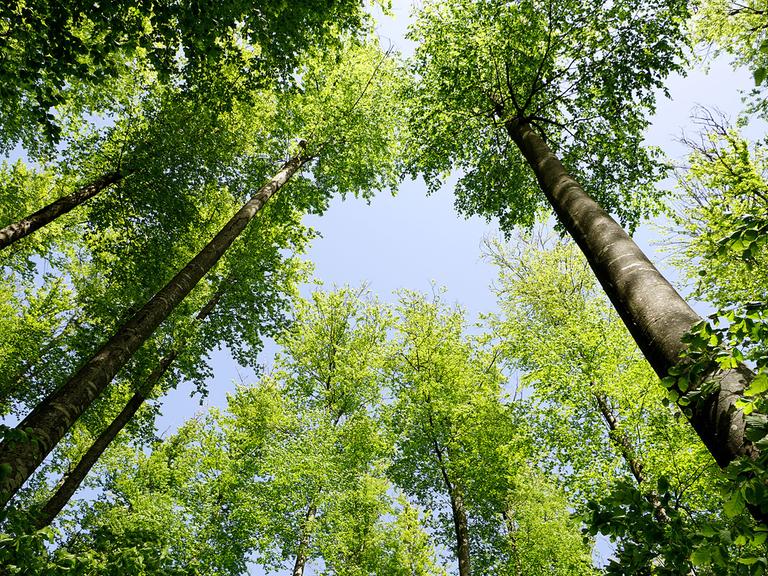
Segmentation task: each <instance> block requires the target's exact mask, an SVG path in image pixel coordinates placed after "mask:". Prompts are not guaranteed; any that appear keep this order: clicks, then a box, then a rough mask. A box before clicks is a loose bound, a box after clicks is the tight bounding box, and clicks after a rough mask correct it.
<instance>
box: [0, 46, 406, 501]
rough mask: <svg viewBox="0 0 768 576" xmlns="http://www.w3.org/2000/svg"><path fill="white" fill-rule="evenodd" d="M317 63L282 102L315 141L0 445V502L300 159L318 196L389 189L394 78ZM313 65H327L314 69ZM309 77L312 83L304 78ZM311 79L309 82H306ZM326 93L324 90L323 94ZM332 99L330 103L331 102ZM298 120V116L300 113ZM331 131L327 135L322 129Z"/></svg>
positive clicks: (369, 59)
mask: <svg viewBox="0 0 768 576" xmlns="http://www.w3.org/2000/svg"><path fill="white" fill-rule="evenodd" d="M335 59H336V55H330V56H328V55H326V56H324V57H318V58H317V60H314V62H316V63H318V65H315V66H312V67H311V68H310V70H311V71H310V70H308V71H307V74H306V75H305V81H306V82H307V87H306V89H305V90H304V91H303V93H301V94H298V95H295V96H296V97H295V98H292V99H290V101H289V102H284V104H285V105H290V106H291V112H292V117H293V119H295V123H292V126H293V128H294V129H295V130H296V131H297V132H299V133H306V134H308V135H309V136H310V137H312V136H313V135H315V134H329V135H330V136H329V137H328V138H325V139H323V138H319V137H318V138H317V139H316V140H315V141H312V142H311V143H310V144H307V142H306V141H304V140H300V141H299V143H298V145H297V146H295V147H294V149H293V151H292V157H291V158H290V159H289V160H288V161H287V162H285V163H284V164H283V166H282V167H281V168H280V170H279V171H278V172H277V173H276V174H275V175H274V177H272V179H271V180H270V181H269V182H268V183H267V184H265V185H264V186H262V187H261V188H260V189H259V190H258V191H257V192H256V193H255V194H254V195H253V196H252V198H251V200H249V201H248V202H247V203H246V204H245V205H244V206H243V207H242V208H241V209H240V210H239V211H238V212H237V213H236V214H235V215H234V216H233V217H232V218H231V219H230V220H229V222H228V223H227V224H226V225H225V226H224V227H223V228H222V229H221V231H220V232H219V233H218V234H217V235H216V236H215V237H214V238H213V240H211V241H210V242H209V243H208V245H207V246H206V247H205V248H203V249H202V250H201V251H200V252H199V253H198V255H197V256H195V258H193V259H192V260H191V261H190V262H189V264H187V265H186V266H185V267H184V268H183V269H182V270H181V271H179V273H178V274H177V275H176V276H175V277H174V278H173V279H172V280H171V281H170V282H168V283H167V284H166V285H165V286H164V287H163V288H162V289H161V290H160V291H159V292H158V293H157V294H155V295H154V296H153V297H152V299H151V300H150V301H149V302H147V303H146V304H145V305H144V306H143V307H142V309H140V310H139V311H138V312H137V313H136V314H135V315H134V316H133V317H132V318H130V319H129V320H128V321H127V322H126V323H125V324H123V326H122V327H120V328H119V329H118V330H117V331H116V332H115V334H114V335H113V336H112V337H111V339H110V340H109V341H108V342H107V343H106V344H105V345H104V346H103V347H102V348H101V349H100V350H99V351H98V352H97V353H96V354H95V355H94V356H93V357H92V358H91V359H90V360H89V361H87V362H86V363H85V364H84V365H83V366H82V367H81V368H80V369H79V370H78V372H77V373H76V374H74V375H73V376H72V378H71V379H70V380H69V381H68V382H67V383H66V384H64V385H63V386H62V387H60V388H59V389H58V390H56V391H55V392H54V393H53V394H52V395H51V396H49V397H48V398H46V399H45V400H44V401H43V402H41V403H40V404H39V405H38V406H37V407H36V408H35V410H33V412H32V413H31V414H30V415H29V416H27V417H26V418H25V419H24V420H23V421H22V422H21V423H20V424H19V425H18V426H17V428H16V430H15V433H12V434H11V435H10V437H9V438H7V439H6V441H5V442H3V444H2V446H0V460H2V462H3V466H2V471H3V475H4V478H3V479H2V488H3V493H4V500H3V501H4V502H7V500H8V499H9V498H10V497H11V496H12V495H13V494H14V493H15V491H16V490H18V488H19V487H20V486H21V484H22V483H23V482H24V481H25V480H26V478H28V477H29V475H30V474H31V473H32V472H33V471H34V469H35V468H36V467H37V466H38V465H39V463H40V462H41V461H42V460H43V458H44V457H45V456H46V455H47V454H48V452H49V451H50V450H51V449H52V448H53V447H54V446H55V444H56V443H57V442H58V441H59V440H60V439H61V437H62V436H63V435H64V433H65V432H66V431H67V430H68V429H69V428H70V427H71V426H72V424H73V423H74V421H75V420H76V419H77V417H78V416H79V415H80V414H82V412H83V411H84V410H85V409H86V408H87V407H88V406H89V405H90V404H91V403H92V402H93V401H94V400H95V399H96V398H97V397H98V396H99V395H100V394H101V393H102V392H103V390H104V389H105V388H106V387H107V386H108V384H109V382H110V381H111V380H112V378H113V377H114V376H115V374H116V373H117V371H118V370H119V369H120V368H121V367H122V366H123V365H124V364H125V363H126V362H127V361H128V360H129V359H130V358H131V356H132V355H133V354H134V353H135V352H136V351H137V350H138V349H139V347H140V346H141V345H142V343H143V342H144V341H145V340H146V339H147V338H148V337H149V336H150V335H151V334H152V332H153V331H154V330H155V329H156V328H157V327H158V326H159V325H160V324H161V323H162V322H163V320H164V319H165V318H166V317H167V316H168V314H169V313H170V312H171V311H172V310H173V309H174V308H175V307H176V306H177V305H178V304H179V303H180V302H181V301H182V300H183V299H184V297H185V296H186V295H187V294H189V292H190V291H191V290H192V289H193V288H194V287H195V286H196V284H197V283H198V282H199V281H200V280H201V279H202V278H203V276H204V275H205V274H206V273H207V272H208V271H209V270H210V269H211V268H212V267H213V266H214V265H215V264H216V263H217V262H218V260H219V259H220V258H221V257H222V256H223V255H224V253H225V252H226V250H227V248H229V246H230V245H231V244H232V243H233V242H234V241H235V239H236V238H237V237H238V236H239V235H240V234H241V233H242V231H243V230H244V229H245V227H246V226H247V225H248V223H249V222H250V221H251V220H252V219H253V217H254V216H255V214H256V213H257V212H258V211H259V210H260V209H261V207H262V206H263V205H264V203H265V202H266V201H267V200H268V199H269V198H270V197H271V196H272V195H273V194H274V193H275V192H277V190H279V189H280V188H281V187H282V186H283V185H284V184H285V183H286V182H287V181H288V180H289V179H290V178H291V177H292V176H293V175H294V174H295V173H296V172H297V171H299V170H300V169H301V168H302V167H303V166H304V165H305V164H306V163H308V162H310V161H312V160H315V159H317V160H318V162H317V165H316V167H315V170H314V179H315V181H316V183H317V189H318V191H319V194H320V195H321V196H323V195H325V197H327V195H329V194H330V193H332V192H333V191H334V190H335V189H340V191H341V193H342V194H344V193H348V192H352V193H360V194H362V195H367V194H370V190H371V188H375V187H384V186H386V185H389V184H391V183H392V178H393V174H392V171H393V170H392V167H391V166H392V160H393V159H392V157H391V146H392V142H393V141H394V126H392V125H391V124H387V123H384V122H382V121H381V120H382V118H391V117H395V116H396V114H397V110H398V107H397V106H396V105H394V104H393V102H391V100H388V98H391V96H389V94H390V93H391V92H392V90H389V91H387V92H385V91H384V90H382V89H381V88H382V87H383V86H387V85H388V83H391V82H393V81H394V80H395V79H396V75H395V72H394V70H393V65H392V61H391V60H389V59H388V55H385V54H381V52H380V51H379V50H378V48H377V47H375V46H373V45H365V44H362V45H359V46H357V47H356V46H355V45H354V44H352V45H351V46H350V48H349V50H348V51H347V52H346V54H345V55H339V57H338V61H335ZM320 62H324V63H326V64H331V67H330V69H328V68H326V69H321V67H320V66H319V63H320ZM313 81H314V82H313ZM310 82H313V83H310ZM331 90H333V92H331ZM337 94H338V95H339V96H338V98H337V99H335V100H334V99H333V98H334V96H336V95H337ZM305 114H306V116H305ZM331 128H332V129H333V130H331Z"/></svg>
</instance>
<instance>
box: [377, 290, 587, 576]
mask: <svg viewBox="0 0 768 576" xmlns="http://www.w3.org/2000/svg"><path fill="white" fill-rule="evenodd" d="M395 329H396V336H395V342H394V346H393V354H392V360H391V363H390V365H389V374H388V377H387V379H388V381H390V382H391V386H392V388H393V392H394V402H393V405H392V407H391V414H390V419H391V426H392V429H393V433H394V434H395V440H396V446H397V451H396V453H395V455H394V458H393V462H392V465H391V467H390V475H391V477H392V478H393V480H394V482H395V483H396V484H397V485H398V486H399V487H400V488H401V489H402V490H404V491H405V492H406V493H407V494H409V495H411V496H412V497H413V498H415V499H416V500H417V501H418V502H419V504H421V505H422V506H426V507H428V508H430V509H432V510H433V511H434V513H435V515H436V518H435V522H434V527H435V529H436V531H437V533H438V534H440V539H441V542H442V544H443V545H444V546H445V547H446V548H450V549H455V547H456V540H457V537H458V535H457V533H456V531H455V529H454V522H456V516H455V514H456V512H455V511H452V509H451V508H450V507H449V506H448V503H447V501H457V499H458V500H460V501H461V503H462V505H463V506H464V507H465V509H464V512H465V514H466V515H467V517H468V522H469V536H468V538H469V542H470V557H471V562H472V566H473V571H474V572H475V573H478V574H489V575H490V574H506V573H512V574H514V573H515V570H516V569H517V570H520V569H522V570H523V573H525V574H544V573H547V572H548V571H551V570H552V569H555V570H557V573H558V574H569V575H575V574H589V573H591V569H590V562H589V560H588V553H587V550H586V549H585V547H584V544H583V543H582V542H581V539H580V537H579V535H578V533H577V532H576V530H575V526H574V525H573V524H572V523H571V521H570V519H569V515H568V513H567V512H566V511H565V509H566V503H565V501H564V498H563V495H562V493H561V492H559V491H558V490H556V489H554V488H552V487H551V480H550V479H549V478H548V477H547V476H545V475H542V474H541V473H539V472H538V471H536V470H533V469H531V468H530V467H529V464H528V460H529V458H531V457H532V456H533V455H534V453H535V448H534V446H533V445H532V444H531V436H530V429H529V425H528V422H527V420H528V418H527V416H526V414H525V412H524V411H525V409H526V406H523V405H522V404H518V403H509V401H508V398H507V397H506V395H505V394H504V392H505V391H504V388H503V386H504V380H505V379H504V377H503V375H502V373H501V372H500V367H499V366H500V364H499V360H500V359H499V357H498V352H497V351H495V350H492V349H491V348H490V347H489V346H488V344H487V343H488V339H487V338H482V337H480V338H471V337H468V336H466V335H465V334H464V330H465V320H464V317H463V314H462V312H461V310H459V309H455V308H450V307H448V306H446V305H445V304H444V303H442V302H441V301H440V300H439V299H435V300H433V301H430V300H427V299H426V298H425V297H424V296H423V295H419V294H415V293H411V292H403V293H402V295H401V300H400V304H399V307H398V317H397V320H396V323H395ZM544 510H547V511H546V512H544ZM523 541H525V545H523V544H522V542H523ZM555 549H557V550H560V553H559V554H558V555H557V558H554V557H553V555H552V552H551V551H552V550H555ZM553 562H554V566H553V564H552V563H553ZM516 567H517V568H516Z"/></svg>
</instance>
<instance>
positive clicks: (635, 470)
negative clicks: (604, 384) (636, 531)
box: [594, 392, 669, 524]
mask: <svg viewBox="0 0 768 576" xmlns="http://www.w3.org/2000/svg"><path fill="white" fill-rule="evenodd" d="M594 397H595V400H596V401H597V407H598V409H599V410H600V414H602V416H603V420H604V421H605V425H606V426H607V428H608V431H609V436H610V439H611V442H612V443H613V445H614V446H615V447H616V448H617V449H618V451H619V453H620V454H621V456H622V458H624V461H625V462H626V463H627V466H628V467H629V471H630V472H631V473H632V476H634V478H635V481H636V482H637V486H638V488H640V489H641V490H642V489H643V487H644V484H645V474H643V463H642V462H640V460H638V458H637V456H636V455H635V450H634V448H633V446H632V442H630V440H629V437H628V436H627V433H626V432H624V430H622V429H621V428H619V423H618V421H617V419H616V415H615V414H614V412H613V410H612V409H611V407H610V406H609V405H608V400H607V399H606V397H605V395H604V394H601V393H599V392H596V393H595V394H594ZM643 498H645V500H646V501H647V502H648V504H650V505H651V507H652V508H653V516H654V517H655V518H656V521H657V522H659V523H660V524H668V523H669V516H668V515H667V511H666V510H665V509H664V506H663V505H662V503H661V500H659V495H658V494H656V492H655V491H654V490H650V491H648V492H646V493H645V494H643Z"/></svg>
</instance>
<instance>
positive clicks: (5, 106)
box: [0, 0, 366, 150]
mask: <svg viewBox="0 0 768 576" xmlns="http://www.w3.org/2000/svg"><path fill="white" fill-rule="evenodd" d="M365 18H366V17H365V15H364V13H363V10H362V7H361V5H360V4H359V3H358V2H356V1H344V2H337V3H334V4H333V5H332V6H330V5H327V4H324V3H323V2H316V1H314V0H308V1H307V2H303V3H301V4H300V5H290V6H289V5H287V4H279V3H278V4H276V3H273V2H261V1H256V2H252V1H243V0H227V1H225V2H218V3H216V4H215V5H210V6H206V8H205V9H201V8H200V6H198V5H197V4H196V3H195V2H186V1H184V2H178V3H175V4H173V5H151V6H150V5H143V4H136V3H134V2H127V1H123V0H106V1H104V2H100V3H99V4H98V5H97V6H91V5H86V4H82V5H81V4H80V3H78V2H49V1H48V0H34V1H31V2H25V3H23V4H20V3H13V4H8V5H6V6H3V7H2V9H1V10H0V20H2V22H3V27H4V32H3V35H2V41H1V42H0V53H1V54H2V56H3V61H4V63H5V64H4V67H3V71H2V82H0V83H1V84H2V86H3V90H2V93H0V124H1V125H2V127H3V137H2V138H1V139H0V148H1V149H3V150H7V149H9V148H12V146H13V144H15V143H16V142H17V141H18V140H19V139H22V140H25V141H27V142H26V143H27V144H28V145H34V144H36V143H39V142H40V140H47V141H49V142H50V141H56V140H57V138H58V137H59V135H60V133H61V123H60V120H61V119H60V118H57V117H56V113H55V112H56V111H55V108H59V109H61V108H65V109H66V108H75V109H76V111H77V113H80V112H81V111H83V110H88V111H93V110H94V109H95V110H104V109H106V110H107V111H109V110H110V106H111V101H110V91H111V89H112V88H113V85H112V80H113V79H114V78H115V77H116V76H118V75H120V74H126V73H127V74H132V73H134V72H135V70H136V69H137V68H142V67H147V68H149V69H150V70H151V71H152V72H153V74H154V75H156V76H157V77H158V78H159V79H160V80H161V81H162V82H163V83H164V84H165V85H166V86H170V85H176V86H182V87H183V88H184V91H185V92H186V93H188V94H189V95H191V96H193V97H194V98H195V99H196V100H198V101H203V100H205V101H207V102H209V103H211V102H213V103H215V104H217V105H218V106H221V107H224V108H226V107H228V106H230V105H231V104H232V103H233V102H234V101H236V100H246V101H247V100H248V99H249V98H250V96H252V91H253V89H254V88H256V87H264V86H272V85H280V84H281V83H290V81H291V79H292V74H293V72H294V68H295V66H296V65H297V63H298V62H299V61H300V59H301V57H302V55H303V53H304V51H305V50H306V49H307V48H310V47H316V48H320V49H332V48H333V47H334V46H335V45H336V44H337V43H338V37H339V35H340V34H341V33H343V32H344V31H353V32H357V31H359V30H360V28H361V27H362V25H363V22H364V21H365ZM39 128H43V129H44V131H45V134H44V137H43V138H41V137H40V135H38V134H36V132H38V131H39Z"/></svg>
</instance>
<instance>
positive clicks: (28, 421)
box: [0, 155, 310, 506]
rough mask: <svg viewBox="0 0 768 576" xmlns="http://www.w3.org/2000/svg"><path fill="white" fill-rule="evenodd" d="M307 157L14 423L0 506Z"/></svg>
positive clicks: (3, 454) (4, 453) (3, 451)
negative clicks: (20, 437) (94, 352)
mask: <svg viewBox="0 0 768 576" xmlns="http://www.w3.org/2000/svg"><path fill="white" fill-rule="evenodd" d="M309 159H310V158H308V157H305V156H303V155H297V156H295V157H294V158H291V159H290V160H289V161H288V162H286V163H285V164H284V165H283V166H282V168H281V169H280V171H279V172H278V173H277V174H276V175H275V176H274V177H273V178H272V179H271V180H270V181H269V182H268V183H267V184H265V185H264V186H263V187H262V188H261V189H260V190H259V191H258V192H257V193H256V194H255V195H254V196H253V197H252V198H251V199H250V200H249V201H248V202H247V203H246V204H245V205H244V206H243V207H242V208H241V209H240V210H238V212H237V213H236V214H235V215H234V216H233V217H232V218H231V219H230V220H229V222H227V224H225V225H224V227H223V228H222V229H221V230H220V231H219V233H218V234H216V236H215V237H214V238H213V240H211V241H210V242H209V243H208V244H207V245H206V246H205V247H204V248H203V249H202V250H201V251H200V252H199V253H198V254H197V256H195V257H194V258H193V259H192V260H191V261H190V262H189V263H188V264H187V265H186V266H185V267H184V268H183V269H182V270H181V271H180V272H179V273H178V274H176V276H175V277H174V278H173V279H172V280H171V281H170V282H168V284H166V285H165V286H164V287H163V288H162V289H161V290H160V291H159V292H158V293H157V294H155V296H153V297H152V299H151V300H150V301H149V302H147V304H145V305H144V307H143V308H142V309H141V310H139V311H138V312H137V313H136V314H135V315H134V316H133V317H132V318H131V319H130V320H128V321H127V322H126V323H125V324H123V325H122V326H121V327H120V328H119V329H118V331H117V333H116V334H115V335H114V336H112V338H110V339H109V341H108V342H107V343H106V344H105V345H104V346H102V348H101V349H100V350H99V351H98V352H96V354H94V356H93V357H92V358H91V359H90V360H88V361H87V362H86V363H85V364H84V365H83V366H82V367H81V368H80V370H78V372H77V373H76V374H75V375H74V376H72V378H71V379H70V380H69V381H68V382H67V383H66V384H64V385H63V386H62V387H61V388H59V389H58V390H56V391H55V392H54V393H52V394H51V395H50V396H48V397H47V398H46V399H45V400H43V401H42V402H41V403H40V404H39V405H38V406H37V407H36V408H35V409H34V410H33V411H32V412H31V413H30V414H29V415H28V416H27V417H26V418H25V419H24V420H23V421H22V422H21V423H20V424H19V425H18V426H17V427H16V431H17V432H18V433H20V434H19V435H22V434H23V435H25V436H22V438H25V439H17V438H14V439H6V440H4V441H3V442H2V444H0V474H2V478H0V492H1V493H0V506H2V505H5V504H6V503H7V502H8V500H9V499H10V498H11V497H13V495H14V494H15V493H16V492H17V490H18V489H19V488H20V487H21V486H22V484H23V483H24V482H25V481H26V480H27V478H29V476H30V475H31V474H32V473H33V472H34V470H35V469H36V468H37V467H38V466H39V465H40V463H41V462H42V461H43V459H45V457H46V456H47V455H48V453H49V452H50V451H51V450H52V449H53V447H54V446H55V445H56V444H57V443H58V442H59V440H61V438H62V437H63V436H64V434H66V433H67V431H68V430H69V429H70V428H71V427H72V425H73V424H74V423H75V421H76V420H77V418H78V417H79V416H80V415H81V414H82V413H83V412H84V411H85V410H86V409H87V408H88V407H89V406H90V405H91V403H92V402H93V401H94V400H95V399H96V398H97V397H98V396H99V395H100V394H101V393H102V392H103V391H104V389H105V388H106V387H107V386H108V385H109V383H110V382H111V381H112V378H114V376H115V374H117V372H118V371H119V370H120V368H122V367H123V366H124V365H125V363H126V362H127V361H128V360H129V359H130V358H131V356H132V355H133V354H134V353H135V352H136V351H137V350H138V349H139V348H140V347H141V345H142V344H143V343H144V341H145V340H146V339H147V338H149V337H150V336H151V335H152V333H153V332H154V330H155V329H156V328H157V327H158V326H159V325H160V324H161V323H162V322H163V320H165V318H167V316H168V315H169V314H170V313H171V312H172V311H173V309H174V308H175V307H176V306H177V305H178V304H179V303H180V302H181V301H182V300H183V299H184V298H185V297H186V296H187V294H189V292H190V291H191V290H192V289H193V288H194V287H195V286H196V285H197V283H198V282H199V281H200V279H201V278H202V277H203V276H205V274H206V273H207V272H208V271H209V270H210V269H211V268H212V267H213V266H214V265H215V264H216V263H217V262H218V261H219V259H220V258H221V257H222V256H223V255H224V253H225V252H226V250H227V248H229V246H230V245H231V244H232V242H234V240H235V239H236V238H237V237H238V236H239V235H240V233H241V232H242V231H243V230H244V229H245V227H246V226H247V225H248V223H249V222H250V221H251V220H252V219H253V217H254V216H255V215H256V213H257V212H258V211H259V210H260V209H261V207H262V206H263V205H264V204H265V203H266V202H267V200H269V198H270V197H271V196H272V195H273V194H274V193H275V192H277V191H278V190H279V189H280V188H281V187H282V186H283V184H285V183H286V182H287V181H288V180H289V179H290V178H291V176H293V175H294V174H295V173H296V171H297V170H299V168H300V167H301V166H302V165H303V164H304V163H305V162H307V161H308V160H309Z"/></svg>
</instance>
